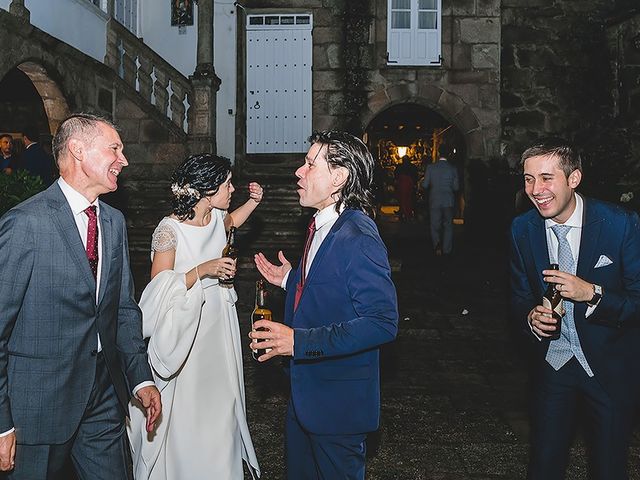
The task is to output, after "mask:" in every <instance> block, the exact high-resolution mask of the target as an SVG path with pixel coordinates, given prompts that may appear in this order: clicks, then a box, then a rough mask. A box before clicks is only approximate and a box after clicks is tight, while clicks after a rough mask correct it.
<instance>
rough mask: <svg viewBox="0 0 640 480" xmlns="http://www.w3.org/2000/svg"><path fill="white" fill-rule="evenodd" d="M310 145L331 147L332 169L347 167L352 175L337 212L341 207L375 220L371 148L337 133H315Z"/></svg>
mask: <svg viewBox="0 0 640 480" xmlns="http://www.w3.org/2000/svg"><path fill="white" fill-rule="evenodd" d="M309 143H311V144H312V145H313V144H314V143H319V144H321V145H326V146H327V156H326V159H327V163H328V164H329V168H336V167H344V168H346V169H347V170H348V172H349V178H347V180H346V182H345V184H344V185H343V186H342V188H341V189H340V191H339V192H337V193H339V198H338V201H337V202H336V211H339V210H340V208H341V206H342V205H344V206H345V208H351V209H354V210H361V211H363V212H364V213H366V214H367V215H369V216H370V217H372V218H373V217H375V214H376V209H375V207H374V199H373V192H372V184H373V170H374V161H373V157H372V156H371V153H369V150H368V149H367V146H366V145H365V144H364V143H363V142H362V140H360V139H359V138H357V137H354V136H353V135H351V134H350V133H346V132H340V131H337V130H328V131H323V132H314V133H313V134H312V135H311V136H310V137H309Z"/></svg>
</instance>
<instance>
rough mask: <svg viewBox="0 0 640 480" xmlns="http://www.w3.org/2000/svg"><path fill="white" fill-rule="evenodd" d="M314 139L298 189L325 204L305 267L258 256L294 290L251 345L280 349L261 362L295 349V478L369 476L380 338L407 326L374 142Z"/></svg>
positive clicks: (290, 413)
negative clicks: (381, 224) (376, 182)
mask: <svg viewBox="0 0 640 480" xmlns="http://www.w3.org/2000/svg"><path fill="white" fill-rule="evenodd" d="M309 141H310V143H311V148H310V149H309V152H308V153H307V155H306V157H305V160H304V164H303V165H302V166H301V167H300V168H298V170H297V171H296V176H297V177H298V179H299V180H298V195H299V196H300V204H301V205H302V206H303V207H312V208H315V209H316V210H317V212H316V214H315V215H314V217H313V218H312V222H311V223H310V228H309V232H308V235H307V242H306V245H305V252H304V253H303V256H302V260H301V262H300V265H299V266H298V268H297V269H292V268H291V264H290V263H289V262H288V261H287V259H286V258H285V256H284V254H283V253H282V251H280V252H279V253H278V258H279V260H280V262H281V264H280V265H274V264H272V263H270V262H269V261H268V260H267V259H266V258H265V257H264V255H263V254H262V253H258V254H257V255H256V257H255V261H256V266H257V267H258V270H259V271H260V273H262V275H263V276H264V277H265V278H266V279H267V280H268V281H269V282H270V283H272V284H274V285H277V286H281V287H283V288H285V289H286V291H287V298H286V304H285V314H284V315H285V318H284V324H283V323H277V322H271V321H266V320H261V321H259V322H256V323H255V325H254V327H255V328H256V329H260V328H265V329H266V331H253V332H252V333H251V334H250V337H251V338H252V339H253V342H252V343H251V348H252V349H254V350H255V349H257V348H260V349H271V350H270V351H268V353H265V354H263V355H262V356H260V357H259V360H260V361H261V362H264V361H266V360H269V359H270V358H273V357H275V356H276V355H282V356H285V357H289V363H288V365H289V369H288V370H289V375H290V379H291V398H290V400H289V405H288V409H287V419H286V429H285V430H286V453H287V476H288V478H289V479H290V480H306V479H313V480H320V479H327V480H329V479H331V480H334V479H354V480H355V479H360V480H363V479H364V471H365V439H366V435H367V432H371V431H374V430H376V429H377V428H378V423H379V417H380V372H379V347H380V345H382V344H384V343H387V342H390V341H391V340H393V339H394V338H395V336H396V333H397V329H398V308H397V299H396V292H395V287H394V285H393V282H392V281H391V271H390V268H389V261H388V258H387V250H386V248H385V246H384V244H383V242H382V240H381V238H380V235H379V234H378V229H377V227H376V225H375V223H374V222H373V220H372V219H371V218H370V217H371V216H373V214H374V207H373V196H372V193H371V184H372V179H373V169H374V161H373V159H372V157H371V154H370V153H369V151H368V150H367V147H366V146H365V145H364V143H362V142H361V141H360V140H359V139H358V138H356V137H354V136H352V135H349V134H347V133H343V132H336V131H329V132H320V133H315V134H314V135H312V136H311V138H310V139H309ZM258 342H259V343H258ZM258 345H259V347H258Z"/></svg>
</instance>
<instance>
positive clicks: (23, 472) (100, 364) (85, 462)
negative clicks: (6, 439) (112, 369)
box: [0, 354, 133, 480]
mask: <svg viewBox="0 0 640 480" xmlns="http://www.w3.org/2000/svg"><path fill="white" fill-rule="evenodd" d="M96 363H97V365H96V377H95V381H94V385H93V389H92V391H91V395H90V397H89V403H88V404H87V409H86V411H85V414H84V416H83V418H82V421H81V423H80V426H79V427H78V430H77V431H76V433H75V434H74V436H73V437H72V438H71V439H70V440H69V441H67V442H66V443H64V444H61V445H24V444H20V443H19V442H20V432H19V430H18V432H17V441H18V445H17V449H16V466H15V469H14V470H13V471H11V472H9V473H8V474H5V475H0V478H7V479H8V480H63V479H64V480H68V477H67V474H68V472H66V471H65V464H67V461H68V460H69V458H71V461H72V462H73V465H74V467H75V470H76V474H77V477H78V479H79V480H131V478H132V477H133V475H132V472H131V467H130V465H131V462H130V452H129V447H128V444H127V439H126V432H125V424H124V412H123V411H122V407H120V404H119V403H118V398H117V396H116V391H115V388H114V387H113V384H112V383H111V379H110V378H109V372H108V370H107V366H106V364H105V361H104V357H103V356H102V354H98V360H97V362H96Z"/></svg>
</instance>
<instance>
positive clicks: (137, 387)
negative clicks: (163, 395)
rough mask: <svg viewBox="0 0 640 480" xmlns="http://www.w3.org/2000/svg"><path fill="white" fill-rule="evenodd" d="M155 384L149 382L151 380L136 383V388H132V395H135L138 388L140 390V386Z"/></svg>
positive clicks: (153, 385)
mask: <svg viewBox="0 0 640 480" xmlns="http://www.w3.org/2000/svg"><path fill="white" fill-rule="evenodd" d="M155 386H156V384H155V383H153V382H151V381H146V382H142V383H139V384H138V385H136V388H134V389H133V396H134V397H135V395H136V393H138V390H140V389H141V388H144V387H155Z"/></svg>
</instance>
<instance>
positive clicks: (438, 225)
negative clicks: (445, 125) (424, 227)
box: [422, 145, 460, 255]
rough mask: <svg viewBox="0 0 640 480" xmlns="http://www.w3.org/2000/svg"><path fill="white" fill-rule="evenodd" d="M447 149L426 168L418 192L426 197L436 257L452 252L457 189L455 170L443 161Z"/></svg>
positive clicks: (446, 155) (443, 149)
mask: <svg viewBox="0 0 640 480" xmlns="http://www.w3.org/2000/svg"><path fill="white" fill-rule="evenodd" d="M449 155H450V151H449V148H448V147H447V146H445V145H443V146H442V147H441V148H440V159H439V160H438V161H437V162H435V163H432V164H430V165H427V168H426V170H425V172H424V180H423V182H422V188H424V189H425V191H427V192H428V193H429V216H430V224H431V241H432V243H433V248H434V249H435V252H436V255H442V254H445V255H448V254H450V253H451V250H452V248H453V209H454V206H455V203H456V199H455V194H456V192H457V191H458V189H459V188H460V186H459V182H458V170H457V169H456V167H454V166H453V165H451V164H450V163H449V162H448V161H447V158H448V157H449Z"/></svg>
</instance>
